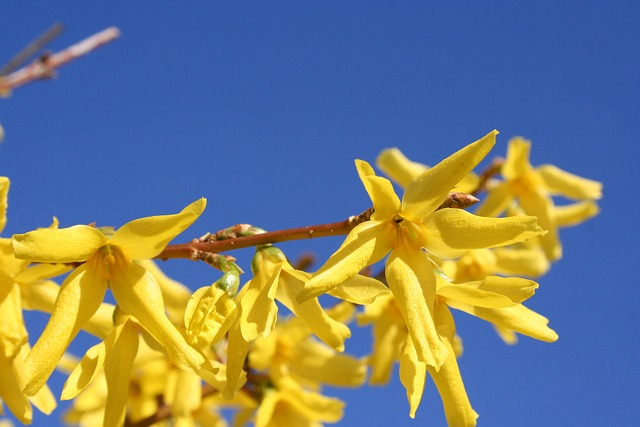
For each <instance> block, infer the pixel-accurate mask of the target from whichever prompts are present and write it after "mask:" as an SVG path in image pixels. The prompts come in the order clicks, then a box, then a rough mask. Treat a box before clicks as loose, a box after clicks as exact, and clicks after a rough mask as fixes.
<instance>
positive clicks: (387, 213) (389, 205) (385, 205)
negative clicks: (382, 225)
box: [356, 160, 400, 220]
mask: <svg viewBox="0 0 640 427" xmlns="http://www.w3.org/2000/svg"><path fill="white" fill-rule="evenodd" d="M356 168H357V169H358V175H360V180H361V181H362V183H363V184H364V187H365V188H366V190H367V193H368V194H369V197H370V198H371V202H372V203H373V209H374V210H375V213H374V214H373V216H372V219H377V220H384V219H391V218H393V215H395V214H396V213H397V212H398V211H399V210H400V199H399V198H398V196H397V195H396V192H395V191H394V190H393V185H392V184H391V182H390V181H389V180H388V179H386V178H383V177H380V176H376V174H375V172H374V171H373V168H372V167H371V166H370V165H369V163H367V162H365V161H364V160H356Z"/></svg>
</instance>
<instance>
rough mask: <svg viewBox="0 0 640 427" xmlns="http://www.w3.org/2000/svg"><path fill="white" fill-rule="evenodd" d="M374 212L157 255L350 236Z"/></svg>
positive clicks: (175, 247)
mask: <svg viewBox="0 0 640 427" xmlns="http://www.w3.org/2000/svg"><path fill="white" fill-rule="evenodd" d="M372 213H373V209H368V210H366V211H364V212H363V213H361V214H360V215H355V216H351V217H349V218H347V219H346V220H345V221H341V222H334V223H331V224H319V225H308V226H306V227H298V228H289V229H286V230H278V231H270V232H266V233H261V234H254V235H252V236H242V237H237V238H231V239H225V240H214V241H200V240H198V239H196V240H195V241H193V242H190V243H183V244H178V245H169V246H167V247H166V248H165V249H164V250H163V251H162V252H161V253H160V255H158V256H156V258H158V259H162V260H167V259H169V258H189V259H194V260H197V259H198V254H200V253H202V252H209V253H220V252H226V251H231V250H234V249H242V248H249V247H252V246H260V245H266V244H269V243H280V242H288V241H291V240H303V239H312V238H316V237H328V236H341V235H345V234H349V232H350V231H351V230H352V229H353V228H354V227H355V226H356V225H358V224H360V223H362V222H364V221H368V220H369V219H370V218H371V214H372Z"/></svg>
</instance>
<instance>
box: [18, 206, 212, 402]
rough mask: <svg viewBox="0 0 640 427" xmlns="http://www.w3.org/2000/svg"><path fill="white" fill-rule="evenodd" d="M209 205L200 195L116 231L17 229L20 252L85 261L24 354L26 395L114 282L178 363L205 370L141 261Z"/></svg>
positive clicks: (122, 301) (119, 296) (121, 298)
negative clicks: (181, 206)
mask: <svg viewBox="0 0 640 427" xmlns="http://www.w3.org/2000/svg"><path fill="white" fill-rule="evenodd" d="M205 205H206V201H205V199H200V200H198V201H196V202H194V203H192V204H191V205H189V206H187V207H186V208H185V209H183V210H182V211H181V212H180V213H178V214H175V215H164V216H153V217H147V218H141V219H137V220H134V221H131V222H129V223H127V224H125V225H123V226H122V227H121V228H119V229H118V230H117V231H115V232H114V233H113V235H107V234H105V233H104V232H103V231H101V230H99V229H96V228H94V227H89V226H84V225H77V226H74V227H70V228H63V229H39V230H35V231H31V232H29V233H26V234H17V235H14V236H13V246H14V251H15V253H16V257H17V258H19V259H24V260H28V261H32V262H40V263H83V264H82V265H80V266H79V267H78V268H76V269H75V270H74V271H73V272H72V273H71V274H70V275H69V276H68V277H67V278H66V279H65V280H64V282H63V283H62V285H61V287H60V293H59V295H58V298H57V300H56V303H55V307H54V309H53V311H52V313H51V318H50V319H49V322H48V324H47V326H46V327H45V329H44V331H43V332H42V335H41V336H40V338H39V339H38V341H37V342H36V344H35V345H34V347H33V349H32V350H31V352H30V353H29V356H28V357H27V360H26V361H25V369H26V374H27V385H26V387H25V393H26V394H28V395H33V394H34V393H36V392H37V391H38V390H39V389H40V388H41V387H42V386H43V385H44V384H45V382H46V380H47V378H48V377H49V375H51V372H52V371H53V370H54V368H55V366H56V363H57V362H58V360H59V359H60V357H61V356H62V354H63V353H64V351H65V349H66V348H67V346H68V345H69V343H70V342H71V340H72V339H73V338H74V337H75V336H76V334H77V333H78V331H79V330H80V328H82V327H83V325H85V324H86V323H87V321H88V320H89V319H90V318H91V316H92V315H93V314H94V313H95V312H96V311H97V310H98V308H99V307H100V305H101V304H102V299H103V297H104V295H105V292H106V290H107V288H110V289H111V291H112V293H113V296H114V298H115V300H116V302H117V305H118V306H119V307H120V309H122V311H123V312H125V313H126V314H129V315H132V316H134V317H135V318H136V319H137V320H138V321H139V323H140V324H141V325H142V326H143V327H144V328H145V329H146V330H147V331H148V332H149V333H150V334H151V335H152V336H153V338H154V339H155V340H157V341H158V342H159V343H160V344H161V345H162V346H163V347H164V349H165V351H166V352H167V353H168V355H169V357H170V359H171V360H172V361H173V362H174V363H175V364H176V365H177V366H178V367H181V368H183V369H193V370H194V371H196V372H197V371H200V370H201V368H202V367H203V365H204V364H205V359H204V356H203V355H202V354H201V353H199V352H198V351H197V350H195V349H194V348H193V347H191V346H190V345H189V344H188V343H187V342H186V340H185V339H184V337H183V336H182V334H181V333H180V332H179V331H178V329H177V328H176V327H175V326H174V325H173V324H172V323H171V321H169V319H168V318H167V316H166V314H165V306H164V301H163V298H162V293H161V290H160V287H159V285H158V282H157V281H156V279H155V278H154V276H153V275H151V274H150V273H149V272H147V271H146V270H145V269H144V268H143V267H141V266H139V265H138V264H136V263H135V262H134V260H142V259H151V258H153V257H155V256H156V255H158V254H159V253H160V252H161V251H162V250H163V249H164V247H165V246H166V245H167V244H168V243H169V242H170V241H171V240H172V239H173V238H174V237H176V236H177V235H178V234H180V233H181V232H182V231H184V230H185V229H186V228H187V227H188V226H189V225H191V224H192V223H193V222H194V221H195V220H196V219H197V218H198V217H199V216H200V214H201V213H202V211H203V210H204V208H205Z"/></svg>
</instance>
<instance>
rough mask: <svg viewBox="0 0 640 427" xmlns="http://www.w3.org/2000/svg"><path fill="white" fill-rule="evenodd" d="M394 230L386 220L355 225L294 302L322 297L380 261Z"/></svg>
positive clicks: (390, 241)
mask: <svg viewBox="0 0 640 427" xmlns="http://www.w3.org/2000/svg"><path fill="white" fill-rule="evenodd" d="M394 236H395V230H394V228H393V225H392V224H390V223H388V222H386V221H384V222H383V221H366V222H363V223H362V224H359V225H357V226H356V227H355V228H354V229H353V230H351V232H350V233H349V235H347V238H346V239H345V241H344V243H342V246H340V248H339V249H338V250H337V251H336V252H335V253H334V254H333V255H331V257H329V259H328V260H327V262H326V263H325V264H324V265H323V266H322V267H320V269H319V270H318V271H317V272H316V273H315V274H314V275H313V278H312V279H311V280H309V281H308V282H307V283H306V285H305V287H304V289H303V290H302V291H301V292H300V294H298V296H297V299H298V302H304V301H306V300H308V299H309V298H314V297H317V296H319V295H322V294H324V293H326V292H328V291H329V290H331V289H333V288H335V287H336V286H338V285H339V284H340V283H342V282H344V281H345V280H347V279H350V278H352V277H353V276H355V275H356V274H358V273H359V272H360V270H362V269H363V268H365V267H366V266H368V265H372V264H375V263H376V262H378V261H380V260H381V259H382V258H383V257H384V256H385V255H386V254H387V253H388V252H389V251H390V250H391V247H392V244H393V243H392V242H393V238H394Z"/></svg>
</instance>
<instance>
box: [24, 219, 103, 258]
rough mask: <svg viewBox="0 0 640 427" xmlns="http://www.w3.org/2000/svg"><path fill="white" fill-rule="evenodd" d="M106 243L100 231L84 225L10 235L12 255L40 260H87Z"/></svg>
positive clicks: (41, 229)
mask: <svg viewBox="0 0 640 427" xmlns="http://www.w3.org/2000/svg"><path fill="white" fill-rule="evenodd" d="M107 242H108V240H107V238H106V237H105V235H104V234H102V232H101V231H100V230H97V229H96V228H94V227H89V226H87V225H75V226H73V227H69V228H59V229H54V228H40V229H38V230H34V231H30V232H28V233H26V234H14V235H13V250H14V251H15V256H16V258H19V259H26V260H29V261H33V262H44V263H50V264H54V263H60V264H64V263H72V262H82V261H86V260H88V259H89V258H90V257H91V256H92V255H93V254H94V253H95V252H96V251H97V250H98V249H99V248H100V247H101V246H104V245H105V244H106V243H107Z"/></svg>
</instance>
